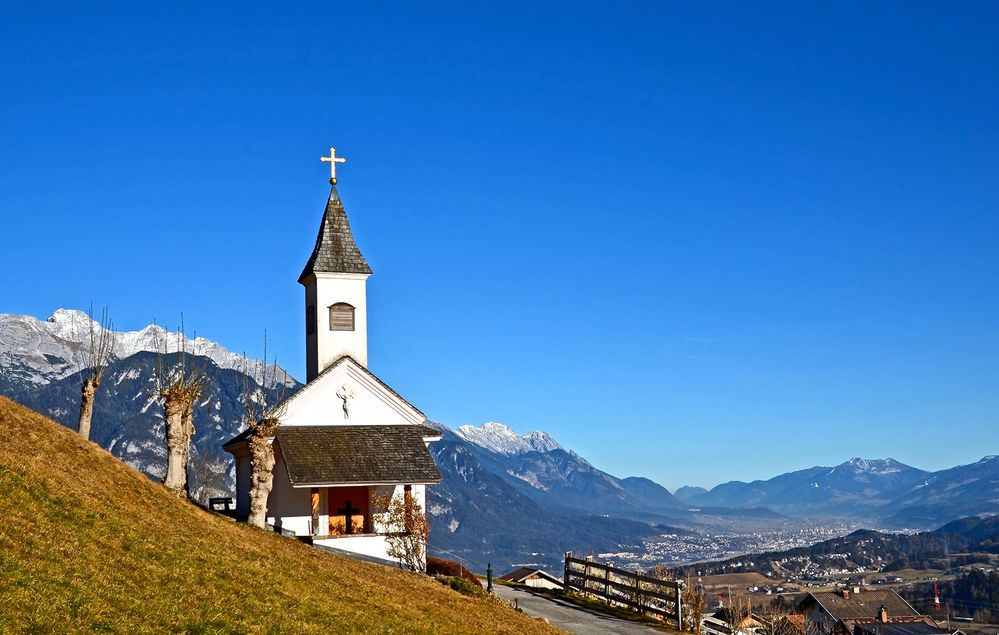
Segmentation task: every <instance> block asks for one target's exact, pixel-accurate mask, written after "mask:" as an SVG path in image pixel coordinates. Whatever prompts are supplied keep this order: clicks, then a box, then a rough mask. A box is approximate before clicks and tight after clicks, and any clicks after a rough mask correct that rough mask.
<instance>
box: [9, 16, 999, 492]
mask: <svg viewBox="0 0 999 635" xmlns="http://www.w3.org/2000/svg"><path fill="white" fill-rule="evenodd" d="M539 5H543V6H539ZM815 5H816V3H800V2H788V3H781V4H776V3H745V2H736V3H731V4H728V3H702V2H684V3H680V2H649V3H641V4H636V3H630V2H614V3H599V4H596V3H579V2H571V3H569V2H566V3H537V2H525V3H518V2H503V3H492V4H487V3H467V2H462V3H454V4H444V3H436V2H420V3H411V4H403V5H400V4H395V3H378V2H365V3H355V2H351V3H315V4H311V5H305V4H302V3H297V4H294V5H283V6H280V7H278V6H276V5H274V4H273V3H264V4H247V3H231V4H228V3H189V4H180V3H160V4H159V5H155V6H154V5H153V4H152V3H117V4H113V5H112V4H110V3H99V4H98V3H94V4H88V3H80V2H74V3H66V4H48V3H23V4H22V3H5V4H4V6H3V8H2V9H0V86H2V90H0V94H2V99H0V139H2V142H0V164H2V166H3V169H2V171H0V214H2V218H3V222H2V234H3V241H2V245H3V258H2V262H0V311H2V312H9V313H28V314H33V315H36V316H39V317H46V316H47V315H49V313H51V311H53V310H54V309H56V308H58V307H62V306H65V307H74V308H85V307H86V306H87V305H88V304H89V303H90V302H91V301H93V303H94V304H95V305H97V306H100V305H103V304H108V305H110V307H111V310H112V312H113V315H114V318H115V320H116V322H117V323H118V325H119V326H120V327H122V328H126V329H134V328H140V327H142V326H144V325H145V324H147V323H149V322H150V321H152V320H153V319H156V320H157V321H159V322H160V323H161V324H166V325H175V324H176V323H177V321H178V316H179V314H180V313H181V312H184V314H185V318H186V322H187V326H188V329H189V330H197V333H198V334H199V335H204V336H206V337H209V338H211V339H214V340H217V341H219V342H221V343H222V344H223V345H225V346H227V347H229V348H231V349H234V350H237V351H241V350H246V351H248V352H249V353H251V354H253V353H256V354H259V352H260V348H261V342H262V332H263V330H264V329H265V328H266V329H267V330H268V333H269V334H270V343H271V350H272V351H275V352H276V353H277V355H278V357H279V361H280V362H283V363H284V364H285V365H286V366H288V367H289V369H290V370H291V371H292V372H294V373H295V374H297V376H299V377H302V376H303V375H304V372H303V369H304V351H303V339H304V337H303V328H304V321H303V318H302V304H303V301H302V290H301V287H300V286H299V285H298V284H297V283H296V279H297V276H298V274H299V272H300V271H301V268H302V266H303V264H304V263H305V260H306V258H307V257H308V255H309V251H310V249H311V247H312V243H313V241H314V239H315V233H316V229H317V227H318V223H319V219H320V215H321V213H322V209H323V205H324V203H325V200H326V196H327V194H328V190H329V186H328V184H327V178H328V169H327V166H326V165H324V164H321V163H320V162H319V160H318V158H319V156H320V155H322V154H323V153H324V152H326V151H328V148H329V146H330V145H335V146H336V147H337V148H338V150H339V151H340V152H342V154H344V155H345V156H347V157H348V159H349V162H348V163H347V164H346V166H344V167H342V168H341V171H340V177H341V179H340V192H341V195H342V197H343V199H344V201H345V205H346V207H347V211H348V214H349V215H350V218H351V222H352V224H353V227H354V231H355V235H356V237H357V240H358V243H359V244H360V247H361V249H362V250H363V252H364V254H365V256H366V257H367V259H368V260H369V262H370V263H371V265H372V267H373V269H374V272H375V274H374V275H373V276H372V277H371V278H370V280H369V284H368V289H369V311H370V318H369V319H370V323H369V328H370V362H371V368H372V370H374V371H375V372H376V373H378V374H379V375H380V376H381V377H383V378H384V379H385V380H386V381H388V382H389V383H390V384H392V385H393V386H394V387H396V388H397V389H398V390H399V391H400V392H401V393H402V394H403V395H405V396H406V397H407V398H409V399H410V400H411V401H413V402H414V403H416V404H417V405H418V406H420V407H421V408H422V409H423V410H424V411H425V412H427V413H428V414H429V415H430V416H431V417H432V418H433V419H436V420H438V421H441V422H444V423H446V424H448V425H450V426H457V425H461V424H465V423H481V422H483V421H488V420H495V421H502V422H506V423H508V424H509V425H511V426H512V427H513V428H514V429H515V430H518V431H520V432H524V431H527V430H530V429H534V428H543V429H546V430H548V431H550V432H551V433H552V434H554V435H555V436H556V437H557V438H558V439H560V440H561V441H562V442H563V443H564V444H565V445H567V446H569V447H571V448H573V449H575V450H577V451H578V452H580V453H581V454H582V455H583V456H585V457H587V458H588V459H590V460H591V461H592V462H593V463H594V464H595V465H597V466H598V467H601V468H603V469H606V470H608V471H610V472H612V473H614V474H617V475H621V476H626V475H633V474H635V475H644V476H648V477H651V478H654V479H656V480H658V481H660V482H662V483H663V484H665V485H667V486H668V487H670V488H675V487H676V486H679V485H682V484H697V485H713V484H716V483H718V482H722V481H726V480H730V479H736V478H738V479H743V480H748V479H753V478H763V477H768V476H772V475H774V474H777V473H779V472H782V471H785V470H790V469H797V468H802V467H808V466H812V465H816V464H820V465H831V464H835V463H839V462H841V461H844V460H846V459H847V458H849V457H851V456H855V455H859V456H864V457H883V456H893V457H895V458H897V459H899V460H902V461H905V462H908V463H911V464H914V465H916V466H918V467H923V468H940V467H945V466H950V465H954V464H957V463H967V462H972V461H974V460H977V459H978V458H980V457H981V456H982V455H984V454H988V453H999V442H997V435H996V432H995V430H996V429H997V424H999V328H997V327H999V214H997V212H999V169H997V168H999V117H997V113H999V81H997V78H999V38H997V37H996V33H997V32H999V4H996V3H994V2H978V3H974V2H961V3H914V2H898V3H891V4H878V3H867V2H863V3H861V2H857V3H832V4H830V3H819V4H818V6H815Z"/></svg>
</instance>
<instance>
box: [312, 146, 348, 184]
mask: <svg viewBox="0 0 999 635" xmlns="http://www.w3.org/2000/svg"><path fill="white" fill-rule="evenodd" d="M319 160H320V161H323V162H325V163H329V164H330V183H332V184H333V185H336V164H337V163H346V162H347V159H345V158H343V157H338V156H337V155H336V148H330V155H329V156H328V157H319Z"/></svg>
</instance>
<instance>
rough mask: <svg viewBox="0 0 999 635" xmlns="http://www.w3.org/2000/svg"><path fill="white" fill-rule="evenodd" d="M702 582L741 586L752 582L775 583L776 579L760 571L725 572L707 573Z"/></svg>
mask: <svg viewBox="0 0 999 635" xmlns="http://www.w3.org/2000/svg"><path fill="white" fill-rule="evenodd" d="M702 583H703V584H704V586H705V587H715V586H726V585H730V584H737V585H741V586H749V585H751V584H755V585H770V584H775V582H774V580H771V579H770V578H768V577H767V576H765V575H762V574H760V573H723V574H718V575H706V576H704V577H703V578H702Z"/></svg>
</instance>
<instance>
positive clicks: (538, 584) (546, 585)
mask: <svg viewBox="0 0 999 635" xmlns="http://www.w3.org/2000/svg"><path fill="white" fill-rule="evenodd" d="M524 584H525V585H527V586H531V587H535V588H539V589H561V588H562V585H561V584H555V583H554V582H552V581H551V580H549V579H547V578H542V577H540V576H538V577H534V578H528V579H527V580H525V581H524Z"/></svg>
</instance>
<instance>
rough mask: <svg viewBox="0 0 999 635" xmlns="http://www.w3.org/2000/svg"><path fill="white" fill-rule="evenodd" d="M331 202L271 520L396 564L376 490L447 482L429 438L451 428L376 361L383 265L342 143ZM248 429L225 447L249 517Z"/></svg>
mask: <svg viewBox="0 0 999 635" xmlns="http://www.w3.org/2000/svg"><path fill="white" fill-rule="evenodd" d="M323 160H324V161H327V162H330V166H331V172H332V178H331V179H330V184H331V186H332V189H331V190H330V195H329V200H328V201H327V202H326V211H325V212H324V213H323V219H322V222H321V223H320V225H319V235H318V236H317V238H316V245H315V248H314V249H313V250H312V255H311V256H310V257H309V260H308V262H307V263H306V264H305V269H303V270H302V275H301V276H299V278H298V282H299V283H300V284H301V285H302V286H304V287H305V350H306V380H307V381H306V385H305V386H304V387H303V388H302V389H301V390H299V391H298V392H297V393H295V394H294V395H292V396H291V397H290V398H289V399H288V400H287V401H285V403H284V404H283V405H282V406H281V407H280V412H281V415H280V417H279V420H280V423H279V425H278V427H277V429H276V431H275V432H274V435H273V437H272V440H271V443H272V446H273V448H274V456H275V464H274V485H273V488H272V490H271V493H270V496H269V497H268V499H267V522H268V524H271V525H273V526H274V528H275V530H280V531H282V533H285V534H292V535H295V536H299V537H303V538H306V539H311V540H312V542H313V544H317V545H323V546H326V547H329V548H332V549H335V550H337V551H344V552H348V553H352V554H357V555H359V556H362V557H367V558H371V559H378V560H386V561H391V558H390V557H389V556H388V554H387V548H388V545H387V542H386V540H385V537H384V529H385V528H384V527H382V526H380V523H379V521H378V518H379V513H378V512H379V510H378V509H375V505H374V504H373V501H374V499H375V497H376V496H380V495H384V494H391V495H393V496H400V497H412V500H413V501H415V502H416V503H418V504H419V505H420V507H421V508H422V509H426V487H427V486H428V485H432V484H434V483H438V482H440V472H439V471H438V470H437V466H436V464H435V463H434V460H433V457H432V456H431V455H430V452H429V450H428V446H429V444H430V443H431V442H433V441H439V440H440V438H441V436H440V433H439V432H438V431H437V430H435V429H433V428H431V427H428V426H426V425H424V422H425V421H426V416H424V414H423V413H422V412H420V411H419V410H418V409H417V408H416V407H415V406H413V405H412V404H411V403H409V402H408V401H406V400H405V399H403V398H402V397H401V396H400V395H399V394H398V393H397V392H395V391H394V390H392V389H391V388H390V387H389V386H388V385H387V384H385V382H383V381H381V380H380V379H378V377H376V376H375V374H374V373H372V372H371V371H370V370H368V343H367V342H368V329H367V315H368V310H367V300H366V292H365V291H366V285H367V280H368V276H370V275H371V268H370V267H369V266H368V263H367V261H366V260H365V259H364V256H362V255H361V251H360V249H358V247H357V244H356V243H355V242H354V236H353V234H352V233H351V231H350V223H349V222H348V221H347V214H346V212H345V211H344V208H343V204H342V203H341V202H340V195H339V193H338V192H337V188H336V164H337V163H341V162H343V159H342V158H339V157H336V153H335V151H334V150H333V149H332V148H331V153H330V157H324V158H323ZM247 436H248V433H246V432H244V433H243V434H240V435H238V436H236V437H234V438H233V439H231V440H229V441H228V442H227V443H226V444H225V445H224V446H223V447H224V449H225V450H226V451H227V452H229V453H230V454H232V455H233V456H234V457H235V459H236V515H237V517H238V518H246V517H247V515H248V514H249V506H250V503H249V492H250V459H249V449H248V444H247Z"/></svg>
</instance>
